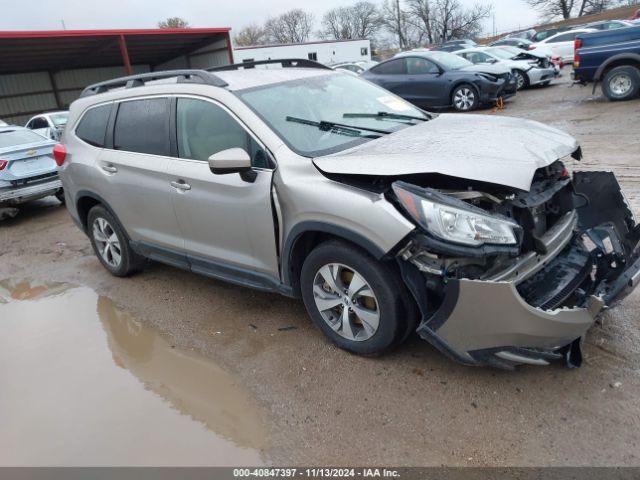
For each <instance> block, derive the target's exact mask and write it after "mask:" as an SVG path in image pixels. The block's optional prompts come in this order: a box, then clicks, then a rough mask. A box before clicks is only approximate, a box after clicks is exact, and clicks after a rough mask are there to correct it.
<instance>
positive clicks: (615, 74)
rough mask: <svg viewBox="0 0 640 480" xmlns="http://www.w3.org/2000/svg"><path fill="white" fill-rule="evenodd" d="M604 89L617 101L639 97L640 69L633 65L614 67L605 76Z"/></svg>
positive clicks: (610, 98)
mask: <svg viewBox="0 0 640 480" xmlns="http://www.w3.org/2000/svg"><path fill="white" fill-rule="evenodd" d="M602 91H603V92H604V95H605V96H606V97H607V98H608V99H609V100H612V101H615V102H621V101H624V100H631V99H632V98H635V97H637V96H638V93H640V70H638V69H637V68H636V67H632V66H631V65H623V66H621V67H616V68H612V69H611V70H609V71H608V72H607V74H606V75H605V76H604V80H603V81H602Z"/></svg>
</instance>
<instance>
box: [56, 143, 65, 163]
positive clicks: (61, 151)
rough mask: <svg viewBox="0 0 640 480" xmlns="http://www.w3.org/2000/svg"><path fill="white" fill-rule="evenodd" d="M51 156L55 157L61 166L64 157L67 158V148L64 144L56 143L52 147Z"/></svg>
mask: <svg viewBox="0 0 640 480" xmlns="http://www.w3.org/2000/svg"><path fill="white" fill-rule="evenodd" d="M53 158H54V159H55V161H56V163H57V164H58V166H59V167H61V166H62V164H63V163H64V161H65V159H66V158H67V149H66V148H65V147H64V145H62V144H61V143H58V144H56V146H55V147H53Z"/></svg>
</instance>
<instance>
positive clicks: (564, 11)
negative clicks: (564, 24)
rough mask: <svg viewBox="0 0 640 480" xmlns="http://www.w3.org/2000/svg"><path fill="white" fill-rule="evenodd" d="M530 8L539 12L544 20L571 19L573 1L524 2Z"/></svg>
mask: <svg viewBox="0 0 640 480" xmlns="http://www.w3.org/2000/svg"><path fill="white" fill-rule="evenodd" d="M526 2H527V3H528V4H529V5H531V7H533V8H535V9H536V10H539V11H540V13H541V14H542V16H543V17H544V18H546V19H552V18H556V17H562V18H563V19H565V20H566V19H568V18H571V14H572V13H573V7H574V6H575V0H526Z"/></svg>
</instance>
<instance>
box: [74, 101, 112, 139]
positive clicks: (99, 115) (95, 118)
mask: <svg viewBox="0 0 640 480" xmlns="http://www.w3.org/2000/svg"><path fill="white" fill-rule="evenodd" d="M110 113H111V105H101V106H99V107H95V108H92V109H90V110H87V112H86V113H85V114H84V115H83V116H82V119H81V120H80V123H79V124H78V127H77V128H76V136H77V137H78V138H80V139H81V140H83V141H85V142H87V143H88V144H89V145H93V146H94V147H100V148H102V147H104V142H105V135H106V133H107V124H108V123H109V114H110Z"/></svg>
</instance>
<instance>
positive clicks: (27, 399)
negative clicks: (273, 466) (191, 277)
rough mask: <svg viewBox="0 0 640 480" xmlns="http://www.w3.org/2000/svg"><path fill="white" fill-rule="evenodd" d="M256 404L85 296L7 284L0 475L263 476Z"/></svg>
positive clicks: (198, 359) (86, 292) (1, 300)
mask: <svg viewBox="0 0 640 480" xmlns="http://www.w3.org/2000/svg"><path fill="white" fill-rule="evenodd" d="M265 439H266V434H265V428H264V424H263V422H262V419H261V417H260V415H259V413H258V410H257V408H256V406H255V404H254V403H253V402H252V400H251V399H250V397H249V396H248V395H247V393H246V392H245V391H244V390H243V389H242V388H240V387H239V386H238V385H237V384H236V383H235V382H234V380H233V378H231V377H230V376H229V375H228V374H227V373H226V372H225V371H224V370H222V369H221V368H219V367H218V366H216V365H215V364H213V363H212V362H211V361H209V360H208V359H206V358H205V357H203V356H201V355H198V354H196V353H193V352H190V351H184V350H180V349H178V348H173V347H172V345H171V344H170V343H169V342H168V341H167V340H166V339H165V338H164V337H163V336H161V335H159V334H158V333H157V332H156V331H155V330H153V329H151V328H148V327H145V326H143V325H142V324H141V323H139V322H137V321H136V320H135V319H134V318H132V317H131V316H130V315H129V314H127V313H126V312H124V311H122V310H121V309H119V308H118V307H117V306H116V305H115V304H114V303H113V302H112V301H111V300H109V299H108V298H105V297H100V296H98V295H97V294H96V293H95V292H94V291H92V290H91V289H88V288H85V287H72V286H69V285H66V284H53V285H47V284H38V283H35V282H11V281H5V282H0V466H7V465H11V466H17V465H35V466H45V465H46V466H57V465H64V466H86V465H105V466H111V465H128V466H129V465H136V466H137V465H176V466H183V465H198V466H201V465H258V464H261V463H262V459H261V454H260V450H261V449H263V448H264V447H265V446H266V441H265Z"/></svg>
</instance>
